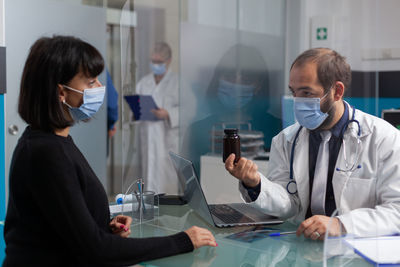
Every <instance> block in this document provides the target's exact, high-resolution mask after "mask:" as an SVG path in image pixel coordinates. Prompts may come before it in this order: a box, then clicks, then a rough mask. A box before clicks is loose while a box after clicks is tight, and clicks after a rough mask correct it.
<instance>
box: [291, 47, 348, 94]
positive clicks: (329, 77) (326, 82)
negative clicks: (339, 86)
mask: <svg viewBox="0 0 400 267" xmlns="http://www.w3.org/2000/svg"><path fill="white" fill-rule="evenodd" d="M310 62H315V63H316V64H317V77H318V80H319V82H320V83H321V85H322V86H323V88H324V90H325V92H328V91H329V90H330V89H331V88H332V86H333V85H334V84H335V82H337V81H340V82H342V83H343V84H344V87H345V89H348V88H349V87H350V84H351V68H350V65H349V64H348V63H347V62H346V58H345V57H343V56H342V55H340V54H339V53H338V52H336V51H335V50H332V49H329V48H312V49H309V50H306V51H304V52H303V53H301V54H300V55H299V56H298V57H297V58H296V59H295V60H294V62H293V63H292V66H291V67H290V70H291V69H292V68H293V67H294V66H296V67H302V66H304V65H305V64H307V63H310Z"/></svg>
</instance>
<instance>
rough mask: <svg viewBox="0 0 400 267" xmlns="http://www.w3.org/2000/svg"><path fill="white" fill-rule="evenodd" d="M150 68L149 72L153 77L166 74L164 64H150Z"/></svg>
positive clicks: (165, 65)
mask: <svg viewBox="0 0 400 267" xmlns="http://www.w3.org/2000/svg"><path fill="white" fill-rule="evenodd" d="M150 68H151V71H152V72H153V73H154V75H164V74H165V72H167V64H165V63H160V64H154V63H150Z"/></svg>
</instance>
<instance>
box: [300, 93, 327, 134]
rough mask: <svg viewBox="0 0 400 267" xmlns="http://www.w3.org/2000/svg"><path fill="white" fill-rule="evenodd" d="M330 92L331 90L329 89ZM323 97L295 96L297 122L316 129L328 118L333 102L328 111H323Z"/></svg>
mask: <svg viewBox="0 0 400 267" xmlns="http://www.w3.org/2000/svg"><path fill="white" fill-rule="evenodd" d="M329 92H330V91H329ZM329 92H328V93H326V94H325V95H324V96H323V97H321V98H319V97H295V98H294V102H293V110H294V116H295V118H296V120H297V122H298V123H299V124H300V125H301V126H303V127H305V128H307V129H310V130H315V129H317V128H318V127H319V126H321V124H322V123H323V122H324V121H325V120H326V119H327V118H328V116H329V115H328V112H329V110H330V109H331V108H332V106H333V103H332V104H331V105H330V107H329V108H328V111H327V112H326V113H324V112H322V111H321V100H322V99H324V98H325V97H326V96H327V95H328V94H329Z"/></svg>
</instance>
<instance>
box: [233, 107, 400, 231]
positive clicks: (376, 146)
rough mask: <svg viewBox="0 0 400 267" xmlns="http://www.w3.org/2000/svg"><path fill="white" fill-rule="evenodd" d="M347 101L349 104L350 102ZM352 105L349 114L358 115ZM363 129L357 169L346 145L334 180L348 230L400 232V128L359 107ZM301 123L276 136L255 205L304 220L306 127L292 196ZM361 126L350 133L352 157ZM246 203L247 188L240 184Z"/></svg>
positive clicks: (347, 137)
mask: <svg viewBox="0 0 400 267" xmlns="http://www.w3.org/2000/svg"><path fill="white" fill-rule="evenodd" d="M346 104H347V103H346ZM353 111H354V110H353V108H350V107H349V116H350V117H351V116H352V115H353ZM355 119H356V120H358V121H359V123H360V127H361V136H360V139H361V145H360V146H359V149H361V150H360V156H359V159H358V162H357V163H356V166H357V165H358V164H360V165H361V168H358V169H356V170H355V171H354V172H343V171H337V170H336V167H338V168H341V169H345V160H344V150H343V144H342V146H341V148H340V151H339V155H338V159H337V162H336V167H335V171H334V174H333V178H332V184H333V190H334V196H335V202H336V207H337V208H338V209H339V216H338V218H339V219H340V221H341V222H342V224H343V225H344V226H345V228H346V231H347V232H348V233H353V234H355V235H358V236H370V235H376V234H379V235H386V234H393V233H399V232H400V131H399V130H398V129H396V128H395V127H393V126H392V125H390V124H389V123H387V122H386V121H384V120H382V119H380V118H377V117H374V116H372V115H369V114H366V113H364V112H362V111H360V110H355ZM299 127H300V126H299V124H298V123H296V124H294V125H291V126H289V127H288V128H286V129H284V130H283V131H282V132H281V133H279V134H278V135H277V136H275V137H274V138H273V140H272V147H271V154H270V161H269V164H268V171H267V173H266V175H265V176H264V175H262V174H261V192H260V194H259V196H258V198H257V199H256V200H255V201H254V205H256V206H257V207H259V208H260V209H262V210H263V211H265V212H266V213H268V214H271V215H275V216H278V217H281V218H285V219H290V220H292V221H294V222H296V223H299V222H301V221H303V220H304V219H305V215H306V212H307V208H308V206H309V197H310V192H309V191H310V190H309V173H308V172H309V169H308V166H309V165H308V158H309V157H308V155H309V154H308V147H309V130H307V129H304V128H303V129H302V130H301V132H300V134H299V137H298V139H297V141H296V146H295V152H294V162H293V173H294V175H293V176H294V178H293V179H294V180H295V181H296V183H297V190H298V193H296V194H289V193H288V192H287V190H286V186H287V184H288V182H289V181H290V179H289V166H290V153H291V148H292V144H293V140H294V138H295V135H296V132H297V130H298V129H299ZM357 131H358V126H357V124H356V123H350V124H349V127H348V129H347V130H346V132H345V134H344V140H345V142H346V151H345V152H346V155H347V161H348V162H349V163H350V164H353V163H354V162H355V158H356V157H355V154H356V153H355V150H356V147H355V146H356V145H355V144H356V136H357ZM239 190H240V192H241V194H242V198H243V199H244V200H245V201H246V202H251V199H250V197H249V195H248V194H247V190H246V189H245V188H244V187H243V185H242V184H241V183H239Z"/></svg>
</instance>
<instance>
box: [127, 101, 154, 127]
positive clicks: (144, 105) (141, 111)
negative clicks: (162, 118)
mask: <svg viewBox="0 0 400 267" xmlns="http://www.w3.org/2000/svg"><path fill="white" fill-rule="evenodd" d="M124 98H125V100H126V102H127V103H128V105H129V107H130V108H131V110H132V112H133V115H134V117H135V120H136V121H138V120H141V121H157V120H159V119H158V118H157V117H156V116H155V115H154V114H153V113H152V112H151V110H152V109H158V107H157V104H156V102H154V99H153V97H152V96H151V95H126V96H124Z"/></svg>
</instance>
